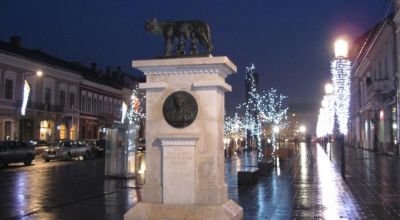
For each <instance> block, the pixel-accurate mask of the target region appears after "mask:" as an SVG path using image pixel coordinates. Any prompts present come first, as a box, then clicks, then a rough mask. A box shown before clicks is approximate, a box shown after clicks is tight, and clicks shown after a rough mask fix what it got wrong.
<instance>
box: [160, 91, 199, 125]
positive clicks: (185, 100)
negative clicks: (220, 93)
mask: <svg viewBox="0 0 400 220" xmlns="http://www.w3.org/2000/svg"><path fill="white" fill-rule="evenodd" d="M197 111H198V108H197V102H196V100H195V99H194V97H193V96H192V95H191V94H190V93H188V92H185V91H177V92H174V93H172V94H171V95H169V96H168V97H167V99H166V100H165V102H164V105H163V115H164V118H165V120H166V121H167V123H168V124H169V125H171V126H172V127H174V128H185V127H187V126H189V125H190V124H192V123H193V121H194V120H195V119H196V116H197Z"/></svg>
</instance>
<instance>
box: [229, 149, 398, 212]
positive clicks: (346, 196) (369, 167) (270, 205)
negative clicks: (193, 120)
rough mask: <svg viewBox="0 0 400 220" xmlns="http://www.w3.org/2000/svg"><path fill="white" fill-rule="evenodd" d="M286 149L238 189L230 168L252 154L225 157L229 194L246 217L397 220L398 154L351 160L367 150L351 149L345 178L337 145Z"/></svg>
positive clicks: (232, 170) (251, 156) (371, 155)
mask: <svg viewBox="0 0 400 220" xmlns="http://www.w3.org/2000/svg"><path fill="white" fill-rule="evenodd" d="M288 148H290V149H291V151H292V154H291V157H286V158H281V159H279V160H276V161H275V162H274V164H275V165H274V167H273V169H272V170H271V172H270V173H269V174H268V175H266V176H262V177H260V179H259V181H258V183H257V184H255V185H252V186H241V187H237V184H236V182H237V175H236V174H235V171H234V169H236V168H237V167H238V166H239V164H240V166H241V167H245V166H251V165H253V164H254V162H247V161H251V160H250V159H249V158H255V154H252V153H246V154H244V155H243V156H241V157H237V156H234V157H232V158H228V160H227V163H226V171H227V172H226V179H227V184H228V191H229V197H230V198H232V199H233V200H235V201H237V202H238V203H239V204H240V205H241V206H242V207H243V209H244V219H246V220H250V219H297V218H300V219H314V218H316V219H341V218H345V219H399V217H400V215H399V213H400V212H399V210H400V205H399V204H400V197H398V195H399V186H400V185H399V184H400V181H399V177H398V175H399V172H398V171H399V170H398V169H399V167H400V166H399V165H400V163H399V159H398V158H396V159H389V160H388V158H389V157H387V156H381V155H377V154H373V153H370V152H368V153H367V154H368V158H372V161H373V162H371V159H367V160H369V161H368V162H366V161H362V162H361V163H360V160H357V159H355V158H358V157H366V153H365V152H364V151H360V150H355V149H353V148H349V149H347V151H348V152H347V154H346V155H347V158H346V161H348V163H347V164H346V173H347V175H346V176H347V178H346V180H343V179H342V177H341V175H340V167H339V166H338V165H340V164H338V163H337V162H336V159H339V155H338V151H336V149H337V148H335V146H327V150H326V151H325V150H324V148H322V147H321V146H319V145H317V146H315V145H312V146H306V145H305V144H304V143H302V144H301V145H300V146H298V147H295V146H293V145H292V146H288ZM331 149H332V151H331ZM330 153H332V159H333V160H331V159H330V158H331V155H330ZM353 157H354V158H353ZM239 161H241V162H239ZM338 161H339V160H338ZM388 161H390V162H388ZM385 170H386V171H385ZM387 170H389V172H388V171H387ZM392 171H396V172H397V173H393V172H392ZM390 172H392V173H390ZM377 176H379V177H377ZM367 181H372V182H367Z"/></svg>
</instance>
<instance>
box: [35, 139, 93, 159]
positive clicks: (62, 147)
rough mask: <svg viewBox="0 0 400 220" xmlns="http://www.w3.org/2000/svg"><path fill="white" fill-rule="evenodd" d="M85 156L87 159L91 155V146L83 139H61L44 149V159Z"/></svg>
mask: <svg viewBox="0 0 400 220" xmlns="http://www.w3.org/2000/svg"><path fill="white" fill-rule="evenodd" d="M79 156H83V158H85V159H89V158H90V157H91V148H90V146H89V145H87V144H85V143H84V142H82V141H73V140H60V141H59V142H58V143H57V144H56V145H55V146H51V147H48V148H47V149H46V150H44V152H43V154H42V157H43V159H44V161H46V162H49V161H50V160H60V159H61V160H71V159H72V158H75V157H79Z"/></svg>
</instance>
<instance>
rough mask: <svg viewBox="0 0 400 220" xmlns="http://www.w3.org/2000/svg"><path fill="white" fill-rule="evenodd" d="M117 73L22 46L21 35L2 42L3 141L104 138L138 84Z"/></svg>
mask: <svg viewBox="0 0 400 220" xmlns="http://www.w3.org/2000/svg"><path fill="white" fill-rule="evenodd" d="M39 71H40V73H42V75H41V76H38V75H37V74H36V73H37V72H39ZM118 74H119V75H118ZM116 75H118V77H117V78H118V79H115V77H112V76H111V74H103V75H101V73H100V72H99V71H96V70H95V69H93V68H86V67H84V66H82V65H77V64H75V63H70V62H66V61H64V60H61V59H58V58H55V57H52V56H50V55H48V54H45V53H43V52H41V51H38V50H29V49H25V48H22V47H21V41H20V39H19V38H17V37H12V38H10V42H9V43H7V42H2V41H0V88H1V89H0V140H7V139H9V140H23V141H26V140H30V139H41V140H46V141H49V142H55V141H56V140H57V139H74V140H75V139H101V138H102V137H103V136H102V131H103V130H104V129H103V128H107V127H110V126H112V125H113V123H114V122H115V121H121V115H122V114H121V106H122V102H123V97H124V95H125V96H126V94H124V93H126V92H127V91H131V90H130V89H125V90H123V89H124V88H132V87H133V86H134V85H125V84H123V83H120V82H121V81H123V78H122V77H121V74H120V73H117V74H116ZM25 81H26V82H27V83H28V85H29V89H30V91H28V90H26V88H25V87H24V85H25ZM119 83H120V84H119ZM26 97H28V98H27V100H28V101H27V104H26V111H25V114H23V113H22V111H21V110H22V109H23V108H24V105H23V102H24V98H26Z"/></svg>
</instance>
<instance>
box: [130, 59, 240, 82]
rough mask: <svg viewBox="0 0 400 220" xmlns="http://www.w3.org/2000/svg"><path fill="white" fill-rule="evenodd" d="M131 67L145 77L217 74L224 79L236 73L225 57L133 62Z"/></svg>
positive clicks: (234, 66)
mask: <svg viewBox="0 0 400 220" xmlns="http://www.w3.org/2000/svg"><path fill="white" fill-rule="evenodd" d="M132 66H133V67H134V68H137V69H139V70H140V71H142V72H143V73H144V74H145V75H171V74H172V75H181V74H219V75H221V76H223V77H224V78H225V77H226V76H227V75H229V74H231V73H235V72H236V71H237V67H236V65H235V64H233V63H232V62H231V61H230V60H229V59H228V58H227V57H202V58H178V59H156V60H135V61H133V63H132Z"/></svg>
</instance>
